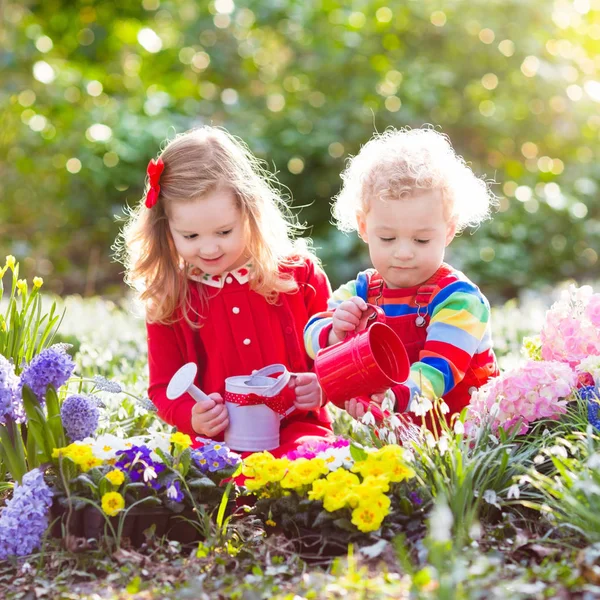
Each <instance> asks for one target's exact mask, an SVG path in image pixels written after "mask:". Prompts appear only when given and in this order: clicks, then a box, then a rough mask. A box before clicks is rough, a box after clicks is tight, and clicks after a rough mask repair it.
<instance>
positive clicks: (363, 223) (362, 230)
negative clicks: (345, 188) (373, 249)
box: [356, 210, 369, 244]
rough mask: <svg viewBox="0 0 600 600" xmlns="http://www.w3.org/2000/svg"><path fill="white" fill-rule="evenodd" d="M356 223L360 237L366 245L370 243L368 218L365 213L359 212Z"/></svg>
mask: <svg viewBox="0 0 600 600" xmlns="http://www.w3.org/2000/svg"><path fill="white" fill-rule="evenodd" d="M356 221H357V223H358V237H359V238H360V239H361V240H362V241H363V242H364V243H365V244H368V243H369V238H368V236H367V216H366V215H365V213H364V211H362V210H359V211H357V213H356Z"/></svg>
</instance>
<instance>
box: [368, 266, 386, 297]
mask: <svg viewBox="0 0 600 600" xmlns="http://www.w3.org/2000/svg"><path fill="white" fill-rule="evenodd" d="M382 294H383V277H382V276H381V275H380V274H379V273H378V272H377V271H375V270H373V271H371V272H369V287H368V290H367V298H366V301H367V302H369V301H370V300H371V302H370V304H378V300H379V298H381V296H382Z"/></svg>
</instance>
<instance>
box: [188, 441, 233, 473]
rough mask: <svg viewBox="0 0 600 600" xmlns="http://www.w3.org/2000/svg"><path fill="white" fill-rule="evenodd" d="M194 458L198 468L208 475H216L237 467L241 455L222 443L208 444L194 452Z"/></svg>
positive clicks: (211, 442)
mask: <svg viewBox="0 0 600 600" xmlns="http://www.w3.org/2000/svg"><path fill="white" fill-rule="evenodd" d="M192 458H193V459H194V462H195V463H196V465H197V466H198V468H199V469H200V470H201V471H202V472H203V473H206V472H208V471H210V472H211V473H214V472H215V471H219V470H221V469H224V468H225V467H235V466H236V465H237V464H238V463H239V462H240V460H241V459H240V456H239V454H236V453H235V452H232V451H231V450H230V449H229V448H228V447H227V446H225V445H224V444H222V443H221V442H213V441H210V442H206V443H205V444H204V446H202V447H201V448H198V449H197V450H194V452H192Z"/></svg>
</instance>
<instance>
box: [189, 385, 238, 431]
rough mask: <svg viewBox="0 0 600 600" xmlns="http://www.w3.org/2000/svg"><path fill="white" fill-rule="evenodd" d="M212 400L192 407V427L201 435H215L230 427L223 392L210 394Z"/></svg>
mask: <svg viewBox="0 0 600 600" xmlns="http://www.w3.org/2000/svg"><path fill="white" fill-rule="evenodd" d="M208 397H209V398H210V400H202V401H201V402H196V403H195V404H194V406H193V407H192V429H193V430H194V431H195V432H196V433H199V434H200V435H205V436H206V437H214V436H215V435H217V434H219V433H221V431H224V430H225V429H227V428H228V427H229V413H228V412H227V407H226V406H225V404H224V401H223V398H222V397H221V394H218V393H214V394H209V395H208Z"/></svg>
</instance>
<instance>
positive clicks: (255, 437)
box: [167, 363, 295, 452]
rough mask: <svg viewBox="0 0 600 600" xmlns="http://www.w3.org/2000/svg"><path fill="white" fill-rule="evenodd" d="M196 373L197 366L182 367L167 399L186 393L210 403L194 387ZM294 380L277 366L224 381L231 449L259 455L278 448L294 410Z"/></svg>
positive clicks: (168, 390) (288, 373)
mask: <svg viewBox="0 0 600 600" xmlns="http://www.w3.org/2000/svg"><path fill="white" fill-rule="evenodd" d="M197 370H198V368H197V366H196V365H195V364H194V363H188V364H186V365H184V366H183V367H181V369H179V371H177V373H175V375H173V377H172V378H171V381H170V383H169V386H168V388H167V397H168V398H169V399H171V400H174V399H175V398H178V397H179V396H181V395H182V394H184V393H186V392H187V393H189V394H190V395H191V396H192V398H194V399H195V400H196V401H201V400H207V399H209V400H210V398H209V397H208V396H207V395H206V394H205V393H204V392H202V390H200V389H199V388H198V387H197V386H196V385H194V379H195V377H196V372H197ZM275 374H279V375H278V376H277V377H274V375H275ZM292 377H294V374H292V373H290V372H289V371H288V370H287V369H286V368H285V366H284V365H280V364H274V365H270V366H268V367H265V368H263V369H260V370H259V371H256V372H254V373H253V374H252V375H238V376H236V377H228V378H227V379H226V380H225V395H224V400H225V406H226V407H227V412H228V413H229V427H228V428H227V429H226V430H225V444H226V445H227V446H228V447H229V448H231V449H232V450H238V451H245V452H248V451H249V452H260V451H263V450H273V449H274V448H277V447H278V446H279V426H280V422H281V420H282V419H283V418H284V417H285V416H287V415H289V414H290V413H291V412H292V411H293V410H294V399H295V393H294V391H293V390H292V389H290V388H289V387H288V384H289V382H290V380H291V378H292Z"/></svg>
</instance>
